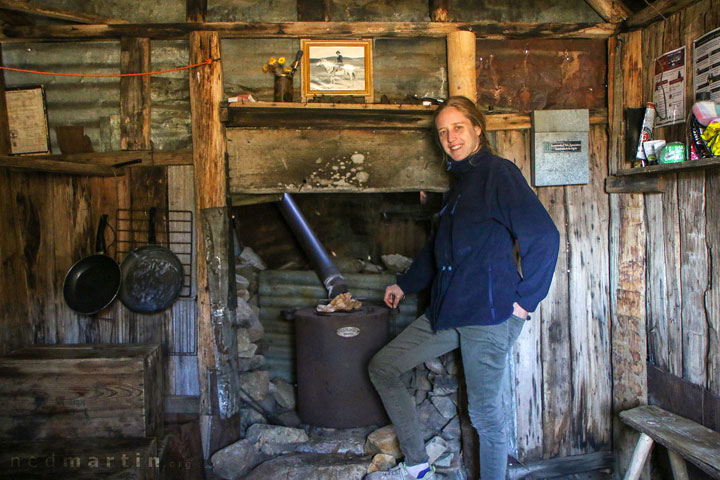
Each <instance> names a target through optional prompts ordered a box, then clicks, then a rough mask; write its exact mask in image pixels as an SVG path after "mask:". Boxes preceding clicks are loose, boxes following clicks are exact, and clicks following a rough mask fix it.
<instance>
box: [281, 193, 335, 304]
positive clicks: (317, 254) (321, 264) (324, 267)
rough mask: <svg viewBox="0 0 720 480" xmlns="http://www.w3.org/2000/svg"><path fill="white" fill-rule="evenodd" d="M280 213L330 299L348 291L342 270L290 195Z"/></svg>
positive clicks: (285, 194) (284, 197)
mask: <svg viewBox="0 0 720 480" xmlns="http://www.w3.org/2000/svg"><path fill="white" fill-rule="evenodd" d="M279 206H280V212H281V213H282V215H283V217H284V218H285V221H287V222H288V225H290V229H291V230H292V231H293V233H294V234H295V237H296V238H297V239H298V241H299V242H300V245H301V246H302V248H303V250H305V254H306V255H307V256H308V257H309V258H310V262H311V263H312V265H313V268H314V269H315V272H316V273H317V274H318V276H319V277H320V280H322V282H323V284H324V285H325V288H326V289H327V291H328V298H330V299H333V298H335V297H337V296H338V295H340V294H341V293H346V292H347V291H348V285H347V281H346V280H345V277H343V276H342V274H341V273H340V270H338V269H337V267H336V266H335V264H334V263H333V262H332V260H331V259H330V256H329V255H328V253H327V250H325V247H323V245H322V244H321V243H320V240H318V238H317V236H315V232H313V230H312V228H310V225H308V223H307V220H305V217H304V216H303V214H302V212H301V211H300V209H299V208H298V206H297V205H296V204H295V201H294V200H293V199H292V197H291V196H290V194H289V193H284V194H283V196H282V199H281V200H280V202H279Z"/></svg>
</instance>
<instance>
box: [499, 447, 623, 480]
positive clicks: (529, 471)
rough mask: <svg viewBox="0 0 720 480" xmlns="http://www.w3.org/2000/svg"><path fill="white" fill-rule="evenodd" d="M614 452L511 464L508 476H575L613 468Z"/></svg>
mask: <svg viewBox="0 0 720 480" xmlns="http://www.w3.org/2000/svg"><path fill="white" fill-rule="evenodd" d="M613 460H614V458H613V454H612V452H595V453H588V454H586V455H573V456H569V457H559V458H551V459H548V460H536V461H532V462H525V463H524V464H522V465H510V466H509V467H508V474H507V478H508V479H509V480H523V479H527V478H555V477H565V478H568V477H569V478H573V474H582V473H585V472H591V471H593V470H606V469H612V468H613V465H614V462H613Z"/></svg>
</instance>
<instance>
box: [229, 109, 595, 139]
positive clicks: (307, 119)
mask: <svg viewBox="0 0 720 480" xmlns="http://www.w3.org/2000/svg"><path fill="white" fill-rule="evenodd" d="M435 108H436V107H434V106H423V105H404V104H335V103H292V104H288V103H285V104H280V103H273V102H254V103H246V104H237V103H231V104H230V105H229V106H228V107H227V108H223V110H222V113H221V115H222V118H223V121H224V122H225V123H226V125H227V126H228V127H281V128H301V129H304V128H309V127H317V128H323V127H325V128H333V129H337V128H371V129H378V128H382V129H386V128H390V129H396V128H400V129H402V128H432V127H433V125H432V116H433V113H434V111H435ZM607 122H608V116H607V111H606V110H604V109H594V110H591V111H590V124H591V125H604V124H607ZM485 128H486V129H487V131H489V132H491V131H501V130H529V129H530V128H532V122H531V120H530V115H528V114H524V113H489V114H486V115H485Z"/></svg>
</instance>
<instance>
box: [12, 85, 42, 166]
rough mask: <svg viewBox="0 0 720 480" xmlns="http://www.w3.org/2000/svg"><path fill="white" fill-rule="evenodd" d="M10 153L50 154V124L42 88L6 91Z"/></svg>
mask: <svg viewBox="0 0 720 480" xmlns="http://www.w3.org/2000/svg"><path fill="white" fill-rule="evenodd" d="M5 100H6V103H7V111H8V126H9V129H10V153H12V154H20V153H48V152H49V151H50V147H49V142H48V124H47V115H46V114H45V95H44V93H43V89H42V87H37V88H27V89H25V88H23V89H17V90H6V91H5Z"/></svg>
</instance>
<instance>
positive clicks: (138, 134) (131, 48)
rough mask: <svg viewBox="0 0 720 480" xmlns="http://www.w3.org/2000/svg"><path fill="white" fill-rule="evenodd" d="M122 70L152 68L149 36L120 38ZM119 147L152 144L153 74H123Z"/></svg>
mask: <svg viewBox="0 0 720 480" xmlns="http://www.w3.org/2000/svg"><path fill="white" fill-rule="evenodd" d="M120 71H121V73H143V72H149V71H150V39H149V38H121V39H120ZM120 148H122V149H123V150H147V149H149V148H150V76H149V75H137V76H131V77H121V78H120Z"/></svg>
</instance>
